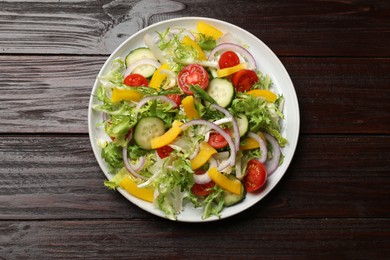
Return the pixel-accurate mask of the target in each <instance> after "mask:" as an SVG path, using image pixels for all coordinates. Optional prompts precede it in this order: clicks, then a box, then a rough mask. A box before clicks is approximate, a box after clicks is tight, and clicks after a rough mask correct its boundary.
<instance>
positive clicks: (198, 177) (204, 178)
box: [194, 157, 217, 184]
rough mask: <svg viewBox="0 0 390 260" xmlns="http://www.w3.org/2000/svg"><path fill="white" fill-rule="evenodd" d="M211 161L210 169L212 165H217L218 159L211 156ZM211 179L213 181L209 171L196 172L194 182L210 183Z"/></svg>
mask: <svg viewBox="0 0 390 260" xmlns="http://www.w3.org/2000/svg"><path fill="white" fill-rule="evenodd" d="M209 163H210V166H209V169H211V168H212V167H217V161H216V160H215V159H214V158H213V157H210V159H209ZM210 181H211V178H210V176H209V174H208V173H207V172H205V173H203V174H195V173H194V182H195V183H197V184H206V183H209V182H210Z"/></svg>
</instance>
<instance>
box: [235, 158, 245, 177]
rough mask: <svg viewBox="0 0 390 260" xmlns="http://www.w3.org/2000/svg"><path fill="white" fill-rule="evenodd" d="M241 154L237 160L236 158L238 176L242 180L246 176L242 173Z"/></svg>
mask: <svg viewBox="0 0 390 260" xmlns="http://www.w3.org/2000/svg"><path fill="white" fill-rule="evenodd" d="M241 159H242V158H241V156H238V157H237V160H236V178H237V179H239V180H242V178H243V177H244V176H243V174H242V165H241V164H242V162H241V161H242V160H241Z"/></svg>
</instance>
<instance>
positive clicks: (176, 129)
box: [150, 120, 183, 149]
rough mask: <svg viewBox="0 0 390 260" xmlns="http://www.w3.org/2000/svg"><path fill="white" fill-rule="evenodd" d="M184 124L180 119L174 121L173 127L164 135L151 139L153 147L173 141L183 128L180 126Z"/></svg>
mask: <svg viewBox="0 0 390 260" xmlns="http://www.w3.org/2000/svg"><path fill="white" fill-rule="evenodd" d="M182 124H183V123H182V122H180V121H177V120H175V121H173V123H172V127H171V128H170V129H169V130H168V131H166V132H165V133H164V134H163V135H160V136H157V137H155V138H153V139H152V140H150V145H151V148H152V149H157V148H160V147H163V146H166V145H168V144H170V143H172V142H173V140H175V139H176V137H178V136H179V134H181V131H182V130H181V128H180V126H181V125H182Z"/></svg>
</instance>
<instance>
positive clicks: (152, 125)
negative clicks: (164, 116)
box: [133, 117, 165, 150]
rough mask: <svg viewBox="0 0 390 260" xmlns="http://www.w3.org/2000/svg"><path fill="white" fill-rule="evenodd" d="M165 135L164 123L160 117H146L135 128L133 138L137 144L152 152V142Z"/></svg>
mask: <svg viewBox="0 0 390 260" xmlns="http://www.w3.org/2000/svg"><path fill="white" fill-rule="evenodd" d="M164 133H165V126H164V122H163V121H162V120H161V119H160V118H158V117H144V118H141V120H139V121H138V123H137V125H136V126H135V128H134V134H133V138H134V141H135V142H136V144H138V145H139V146H140V147H141V148H143V149H145V150H151V149H152V147H151V144H150V140H152V139H153V138H154V137H157V136H160V135H163V134H164Z"/></svg>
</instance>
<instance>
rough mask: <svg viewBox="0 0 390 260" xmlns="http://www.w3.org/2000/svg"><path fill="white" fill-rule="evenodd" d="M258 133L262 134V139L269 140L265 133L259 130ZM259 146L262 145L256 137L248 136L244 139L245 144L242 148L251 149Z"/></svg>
mask: <svg viewBox="0 0 390 260" xmlns="http://www.w3.org/2000/svg"><path fill="white" fill-rule="evenodd" d="M257 134H258V135H259V136H260V138H261V139H263V141H264V142H267V141H266V139H265V137H264V135H263V133H261V132H258V133H257ZM259 147H260V144H259V142H257V141H256V140H255V139H254V138H252V137H246V138H245V139H244V144H242V145H240V150H251V149H255V148H259Z"/></svg>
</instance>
